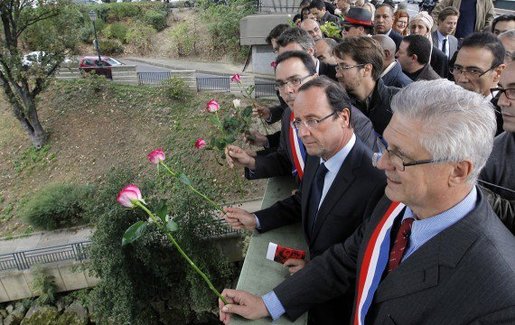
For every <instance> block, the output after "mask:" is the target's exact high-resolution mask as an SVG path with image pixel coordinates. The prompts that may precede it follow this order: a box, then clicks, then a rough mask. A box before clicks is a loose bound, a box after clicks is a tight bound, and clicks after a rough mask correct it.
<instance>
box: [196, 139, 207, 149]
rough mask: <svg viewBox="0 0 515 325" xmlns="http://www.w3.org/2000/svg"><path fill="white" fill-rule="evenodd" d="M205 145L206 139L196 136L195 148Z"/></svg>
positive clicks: (201, 147)
mask: <svg viewBox="0 0 515 325" xmlns="http://www.w3.org/2000/svg"><path fill="white" fill-rule="evenodd" d="M206 145H207V143H206V141H205V140H204V139H202V138H198V139H197V141H195V148H197V149H204V148H205V147H206Z"/></svg>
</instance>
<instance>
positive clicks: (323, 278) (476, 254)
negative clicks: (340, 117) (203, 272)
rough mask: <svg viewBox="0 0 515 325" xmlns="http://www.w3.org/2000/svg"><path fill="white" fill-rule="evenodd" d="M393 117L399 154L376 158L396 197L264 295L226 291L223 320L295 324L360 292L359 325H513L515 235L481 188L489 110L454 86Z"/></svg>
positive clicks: (407, 104)
mask: <svg viewBox="0 0 515 325" xmlns="http://www.w3.org/2000/svg"><path fill="white" fill-rule="evenodd" d="M392 110H393V117H392V119H391V121H390V124H389V125H388V127H387V128H386V130H385V132H384V143H385V144H386V145H385V148H387V149H388V150H386V149H384V150H383V151H382V152H379V153H378V155H376V164H377V167H378V168H379V169H381V170H383V171H385V173H386V178H387V186H386V190H385V194H386V197H385V198H383V199H382V200H381V201H380V202H379V203H378V205H377V206H376V208H375V209H374V211H373V212H372V214H371V216H370V218H368V219H366V220H365V221H364V222H363V224H362V225H361V226H360V227H359V228H358V229H357V230H356V231H355V232H354V234H353V235H352V236H351V237H349V238H348V239H347V240H346V241H345V242H343V243H339V244H336V245H335V246H333V247H331V248H330V249H328V250H326V251H325V252H324V254H322V255H321V256H320V257H318V258H316V259H314V260H313V261H311V262H310V263H308V264H306V267H305V268H304V269H302V270H300V271H299V272H297V273H295V274H294V275H293V276H291V277H289V278H288V279H286V280H285V281H283V282H282V283H281V284H279V285H278V286H277V287H275V288H274V289H273V291H271V292H269V293H268V294H266V295H264V296H263V298H262V297H259V296H255V295H253V294H250V293H247V292H245V291H238V290H230V289H226V290H224V291H223V293H222V295H224V296H225V297H227V300H228V302H229V304H227V305H224V304H223V303H221V302H220V303H219V304H220V320H222V321H223V322H225V323H226V324H227V323H229V321H230V316H231V314H232V313H236V314H239V315H242V316H243V317H246V318H250V319H258V318H262V317H266V316H272V318H273V319H277V318H279V317H280V316H281V315H283V314H285V316H286V317H288V319H291V320H295V319H296V318H298V317H299V316H300V315H302V314H303V313H304V312H305V311H306V310H307V309H309V308H310V307H311V306H313V305H314V304H320V303H323V302H324V301H326V300H328V299H331V298H332V297H335V296H337V295H341V294H342V293H345V292H348V291H349V290H353V289H354V285H356V288H357V289H356V295H355V301H354V315H353V324H476V323H477V324H510V323H512V321H513V319H514V318H515V294H514V292H515V259H514V258H513V252H515V237H514V236H513V235H512V234H511V233H510V232H509V231H508V230H507V229H506V227H505V226H504V225H503V224H502V223H501V222H500V220H499V218H498V217H497V216H496V215H495V213H494V212H493V211H492V209H491V208H490V206H489V204H488V202H487V201H486V199H485V197H484V195H483V194H482V192H481V191H480V190H478V189H477V187H476V186H475V184H476V179H477V177H478V174H479V173H480V171H481V168H482V167H483V166H484V164H485V163H486V160H487V158H488V156H489V154H490V152H491V150H492V146H493V134H494V132H495V116H494V114H493V112H492V110H491V108H490V107H489V103H488V101H486V100H485V99H484V97H483V96H480V95H478V94H475V93H472V92H470V91H467V90H465V89H463V88H461V87H459V86H457V85H455V84H453V83H452V82H450V81H447V80H432V81H419V82H414V83H412V84H410V85H408V86H407V87H405V88H403V89H402V90H400V91H399V93H398V94H397V95H396V96H394V98H393V100H392ZM377 158H379V159H377ZM342 324H343V322H342Z"/></svg>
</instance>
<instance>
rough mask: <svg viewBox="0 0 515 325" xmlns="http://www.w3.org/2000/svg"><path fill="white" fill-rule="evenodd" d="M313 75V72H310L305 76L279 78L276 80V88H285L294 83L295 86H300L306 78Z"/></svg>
mask: <svg viewBox="0 0 515 325" xmlns="http://www.w3.org/2000/svg"><path fill="white" fill-rule="evenodd" d="M311 76H312V74H309V75H307V76H305V77H291V78H288V79H286V81H281V80H277V81H276V82H275V89H276V90H280V89H284V88H285V87H286V86H287V85H288V84H290V85H292V86H293V87H297V86H300V84H302V82H303V81H304V80H306V79H307V78H309V77H311Z"/></svg>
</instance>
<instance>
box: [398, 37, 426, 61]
mask: <svg viewBox="0 0 515 325" xmlns="http://www.w3.org/2000/svg"><path fill="white" fill-rule="evenodd" d="M402 41H403V42H406V43H408V50H407V51H408V55H409V56H412V55H413V54H415V55H416V56H417V61H418V63H420V64H427V63H428V62H429V59H430V58H431V47H432V46H431V42H430V41H429V39H427V38H426V37H424V36H422V35H408V36H404V38H403V39H402Z"/></svg>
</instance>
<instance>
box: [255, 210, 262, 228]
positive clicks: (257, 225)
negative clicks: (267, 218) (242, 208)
mask: <svg viewBox="0 0 515 325" xmlns="http://www.w3.org/2000/svg"><path fill="white" fill-rule="evenodd" d="M254 218H256V230H260V229H261V224H260V223H259V218H258V217H257V216H256V214H255V213H254Z"/></svg>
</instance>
